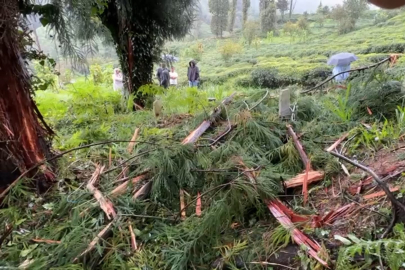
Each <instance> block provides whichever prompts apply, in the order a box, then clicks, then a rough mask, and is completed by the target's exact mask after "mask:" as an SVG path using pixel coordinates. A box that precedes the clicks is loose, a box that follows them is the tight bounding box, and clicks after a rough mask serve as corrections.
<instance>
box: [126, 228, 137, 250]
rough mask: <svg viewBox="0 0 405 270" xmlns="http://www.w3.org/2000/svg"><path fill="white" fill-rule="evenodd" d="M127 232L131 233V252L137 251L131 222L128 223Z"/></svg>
mask: <svg viewBox="0 0 405 270" xmlns="http://www.w3.org/2000/svg"><path fill="white" fill-rule="evenodd" d="M128 227H129V232H130V233H131V247H132V249H133V250H135V251H136V250H138V245H137V244H136V237H135V234H134V230H132V225H131V222H128Z"/></svg>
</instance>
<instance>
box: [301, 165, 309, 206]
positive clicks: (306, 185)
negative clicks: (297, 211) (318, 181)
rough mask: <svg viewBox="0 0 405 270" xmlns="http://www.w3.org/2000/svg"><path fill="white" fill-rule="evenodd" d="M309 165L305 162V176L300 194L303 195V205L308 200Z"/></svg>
mask: <svg viewBox="0 0 405 270" xmlns="http://www.w3.org/2000/svg"><path fill="white" fill-rule="evenodd" d="M310 167H311V165H310V164H309V163H307V166H306V169H305V176H304V181H303V182H302V194H303V195H304V206H305V205H306V204H307V201H308V173H309V170H310V169H311V168H310Z"/></svg>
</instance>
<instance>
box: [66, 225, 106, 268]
mask: <svg viewBox="0 0 405 270" xmlns="http://www.w3.org/2000/svg"><path fill="white" fill-rule="evenodd" d="M113 222H114V221H111V222H110V223H108V225H107V226H105V227H104V229H102V230H101V231H100V232H99V233H98V234H97V236H96V237H95V238H94V239H93V240H92V241H91V242H90V244H89V245H88V247H87V248H86V250H85V251H83V252H82V253H81V254H80V255H79V256H77V257H76V258H75V259H74V260H73V262H76V261H77V260H78V259H79V258H81V257H83V256H84V255H86V254H87V253H89V252H90V251H92V250H93V249H94V248H95V247H96V245H97V243H98V242H99V241H100V240H101V239H103V238H104V237H106V236H107V234H108V232H109V231H110V229H111V226H112V225H113Z"/></svg>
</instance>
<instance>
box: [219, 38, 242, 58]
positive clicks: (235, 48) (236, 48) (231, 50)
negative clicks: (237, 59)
mask: <svg viewBox="0 0 405 270" xmlns="http://www.w3.org/2000/svg"><path fill="white" fill-rule="evenodd" d="M218 51H219V53H220V54H221V56H222V59H224V61H225V62H228V61H229V60H230V59H231V58H232V56H234V55H235V54H237V53H240V52H241V51H242V46H241V45H240V44H239V43H235V42H233V41H227V42H226V43H225V44H224V45H222V46H221V47H219V49H218Z"/></svg>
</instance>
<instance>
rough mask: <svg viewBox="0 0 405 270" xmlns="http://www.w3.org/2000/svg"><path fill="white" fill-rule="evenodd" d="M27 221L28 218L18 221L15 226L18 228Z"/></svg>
mask: <svg viewBox="0 0 405 270" xmlns="http://www.w3.org/2000/svg"><path fill="white" fill-rule="evenodd" d="M26 220H27V219H26V218H23V219H20V220H17V222H16V223H15V225H16V226H18V225H20V224H22V223H23V222H24V221H26Z"/></svg>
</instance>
